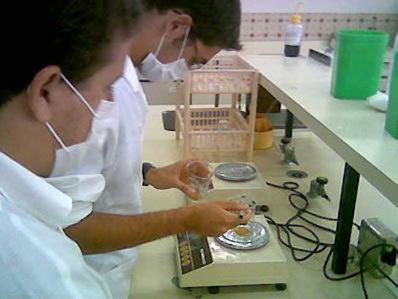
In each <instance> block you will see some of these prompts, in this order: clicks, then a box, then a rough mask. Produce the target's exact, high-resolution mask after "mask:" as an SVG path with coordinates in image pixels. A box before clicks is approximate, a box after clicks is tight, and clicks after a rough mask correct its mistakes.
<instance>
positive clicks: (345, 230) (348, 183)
mask: <svg viewBox="0 0 398 299" xmlns="http://www.w3.org/2000/svg"><path fill="white" fill-rule="evenodd" d="M359 178H360V176H359V173H358V172H357V171H356V170H355V169H354V168H352V167H351V166H350V165H349V164H348V163H346V164H345V168H344V177H343V186H342V189H341V198H340V206H339V215H338V221H337V230H336V237H335V240H334V253H333V260H332V270H333V272H334V273H335V274H344V273H346V270H347V259H348V251H349V248H350V239H351V230H352V224H353V221H354V212H355V203H356V200H357V193H358V184H359Z"/></svg>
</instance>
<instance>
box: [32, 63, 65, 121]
mask: <svg viewBox="0 0 398 299" xmlns="http://www.w3.org/2000/svg"><path fill="white" fill-rule="evenodd" d="M60 75H61V70H60V68H59V67H58V66H47V67H45V68H43V69H41V70H40V71H39V72H38V73H36V75H35V76H34V77H33V80H32V82H31V83H30V85H29V87H28V90H27V92H26V93H27V104H28V107H29V109H30V110H31V111H32V114H33V117H34V118H35V119H36V120H38V121H41V122H44V121H49V120H50V119H51V117H52V112H51V108H50V106H51V96H52V93H53V92H54V91H55V90H56V88H57V87H59V84H60V82H61V80H62V79H61V76H60Z"/></svg>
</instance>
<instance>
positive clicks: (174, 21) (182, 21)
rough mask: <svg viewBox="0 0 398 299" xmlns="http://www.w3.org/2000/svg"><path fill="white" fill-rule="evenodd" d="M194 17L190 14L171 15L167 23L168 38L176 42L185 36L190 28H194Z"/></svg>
mask: <svg viewBox="0 0 398 299" xmlns="http://www.w3.org/2000/svg"><path fill="white" fill-rule="evenodd" d="M192 23H193V21H192V17H191V16H190V15H188V14H185V13H183V14H177V13H174V12H172V13H170V17H169V18H168V21H167V23H166V36H167V37H168V38H170V40H174V39H176V38H179V37H181V36H183V35H184V33H185V32H186V31H187V30H188V28H189V27H191V26H192Z"/></svg>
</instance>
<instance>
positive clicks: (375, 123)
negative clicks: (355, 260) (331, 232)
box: [243, 55, 398, 274]
mask: <svg viewBox="0 0 398 299" xmlns="http://www.w3.org/2000/svg"><path fill="white" fill-rule="evenodd" d="M243 57H244V59H245V60H246V61H247V62H248V63H249V64H251V65H252V66H253V67H254V68H256V69H257V70H258V71H259V72H260V84H261V85H262V86H263V87H264V88H266V89H267V90H268V91H269V92H270V93H271V94H272V95H273V96H274V97H275V98H276V99H277V100H278V101H280V102H281V103H282V104H283V105H284V106H286V108H287V109H288V110H289V111H290V112H291V113H292V114H293V115H295V116H296V117H297V118H299V119H300V120H301V121H302V122H303V123H304V124H305V125H306V126H307V127H308V128H309V129H310V130H311V131H312V132H314V133H315V134H316V135H317V136H318V137H319V138H320V139H322V140H323V141H324V142H325V143H326V144H327V145H328V146H330V147H331V148H332V149H333V150H334V151H335V152H336V153H337V154H338V155H340V156H341V158H342V159H343V160H344V161H346V166H345V176H344V180H343V187H342V195H341V201H340V211H339V221H338V225H337V234H336V240H335V254H334V255H333V270H334V271H335V273H339V274H342V273H345V271H346V269H345V268H346V259H347V254H348V245H349V241H350V236H351V227H352V220H353V216H354V211H355V202H356V196H357V191H358V190H357V189H358V181H359V176H360V175H362V176H363V177H364V178H366V179H367V180H368V181H369V182H370V183H371V184H373V185H374V186H375V187H376V188H377V189H378V190H379V191H380V192H381V193H382V194H384V195H385V196H386V197H387V198H388V199H389V200H390V201H392V202H393V203H394V204H395V205H398V197H397V194H398V159H397V157H398V140H396V139H394V138H392V137H391V136H390V135H388V134H387V133H386V132H385V131H384V121H385V114H382V113H379V112H377V111H375V110H374V109H372V108H371V107H369V106H368V104H367V102H366V101H358V100H351V101H348V100H338V99H335V98H334V97H332V95H331V94H330V87H331V74H332V69H331V67H328V66H325V65H323V64H321V63H319V62H317V61H314V60H312V59H309V58H304V57H298V58H286V57H283V56H282V55H263V56H260V55H252V56H243ZM325 163H327V161H325Z"/></svg>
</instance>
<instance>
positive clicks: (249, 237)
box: [176, 163, 288, 291]
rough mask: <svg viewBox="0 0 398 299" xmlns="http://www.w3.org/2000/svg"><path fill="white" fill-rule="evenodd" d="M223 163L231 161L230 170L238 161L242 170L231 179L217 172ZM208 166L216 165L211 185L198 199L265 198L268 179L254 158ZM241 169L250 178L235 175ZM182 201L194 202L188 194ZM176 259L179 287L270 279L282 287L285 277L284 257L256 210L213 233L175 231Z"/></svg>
mask: <svg viewBox="0 0 398 299" xmlns="http://www.w3.org/2000/svg"><path fill="white" fill-rule="evenodd" d="M224 165H229V166H228V167H230V166H231V167H235V170H237V169H238V168H239V167H240V168H241V171H238V170H237V171H235V172H234V171H232V172H230V173H229V174H232V179H231V178H225V177H223V175H222V173H221V175H220V173H218V172H217V170H219V169H220V168H221V169H222V170H225V168H224ZM211 166H212V167H213V169H215V175H214V176H213V178H212V189H211V190H210V191H209V192H208V193H207V194H205V195H204V196H203V197H202V198H203V199H202V200H214V199H218V200H220V199H227V198H230V197H231V196H243V197H250V198H251V199H254V200H255V201H256V202H257V203H264V200H265V199H266V196H267V192H266V190H267V185H266V184H265V181H264V179H263V177H262V175H261V173H260V172H258V171H257V169H256V167H255V166H254V164H251V163H222V164H219V163H217V164H216V163H215V164H211ZM228 167H227V168H228ZM242 167H243V168H246V169H242ZM226 173H227V175H228V169H227V171H226ZM242 173H246V174H245V175H246V176H247V178H249V177H250V175H251V177H250V179H242V178H241V179H239V178H240V174H242ZM250 173H252V174H250ZM187 202H188V204H195V201H192V200H190V199H187ZM242 229H243V233H242ZM176 261H177V275H178V284H179V286H180V287H181V288H189V287H209V290H213V291H214V290H215V289H216V290H218V287H220V286H239V285H241V286H243V285H269V284H273V285H275V286H276V288H277V289H280V290H284V289H285V288H286V282H287V278H288V266H287V260H286V257H285V255H284V253H283V252H282V249H281V247H280V245H279V243H278V241H277V239H276V238H275V236H274V235H273V233H272V231H271V228H270V226H269V225H268V223H267V221H266V219H265V218H264V216H263V215H255V216H254V219H253V221H250V222H249V223H248V224H247V225H245V226H238V227H236V228H234V229H231V230H229V231H227V232H226V233H225V234H224V235H222V236H220V237H217V238H214V237H204V236H199V235H196V234H194V233H189V232H185V233H180V234H178V235H177V236H176Z"/></svg>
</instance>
